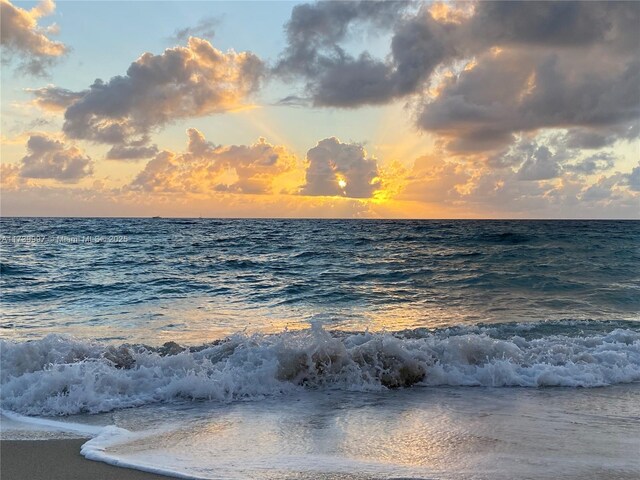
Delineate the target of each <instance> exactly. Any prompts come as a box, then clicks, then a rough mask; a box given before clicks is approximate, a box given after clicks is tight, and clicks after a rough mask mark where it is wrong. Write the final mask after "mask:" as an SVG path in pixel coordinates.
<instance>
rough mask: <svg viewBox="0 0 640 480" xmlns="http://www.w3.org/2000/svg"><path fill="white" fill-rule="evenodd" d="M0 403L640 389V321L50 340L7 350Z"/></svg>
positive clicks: (38, 407) (57, 405) (80, 408)
mask: <svg viewBox="0 0 640 480" xmlns="http://www.w3.org/2000/svg"><path fill="white" fill-rule="evenodd" d="M0 350H1V351H0V360H1V363H2V369H1V373H0V384H1V387H2V388H1V393H0V399H1V405H2V408H3V409H8V410H11V411H15V412H19V413H22V414H27V415H67V414H76V413H98V412H107V411H110V410H114V409H118V408H126V407H134V406H141V405H146V404H151V403H162V402H179V401H185V400H217V401H232V400H241V399H259V398H262V397H265V396H272V395H280V394H287V393H291V392H295V391H297V390H300V389H340V390H353V391H365V390H385V389H393V388H401V387H410V386H425V387H436V386H485V387H551V386H562V387H599V386H606V385H612V384H617V383H630V382H637V381H640V325H639V324H638V323H637V322H629V321H627V322H622V321H621V322H588V321H581V322H570V321H564V322H542V323H520V324H513V323H512V324H501V325H479V326H460V327H454V328H447V329H439V330H428V329H417V330H407V331H402V332H385V333H369V332H360V333H353V332H342V331H326V330H324V329H322V328H321V327H319V326H314V327H312V328H310V329H308V330H302V331H291V332H290V331H285V332H282V333H279V334H274V335H245V334H236V335H232V336H230V337H228V338H226V339H224V340H220V341H216V342H214V343H211V344H207V345H202V346H198V347H184V346H180V345H178V344H176V343H174V342H168V343H166V344H165V345H163V346H162V347H150V346H145V345H128V344H125V345H120V346H113V345H106V344H103V343H98V342H87V341H81V340H78V339H74V338H72V337H69V336H62V335H49V336H47V337H45V338H43V339H41V340H35V341H28V342H21V343H17V342H11V341H0Z"/></svg>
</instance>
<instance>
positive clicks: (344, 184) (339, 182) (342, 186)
mask: <svg viewBox="0 0 640 480" xmlns="http://www.w3.org/2000/svg"><path fill="white" fill-rule="evenodd" d="M338 185H339V186H340V188H344V187H346V186H347V182H345V181H344V180H342V179H340V180H338Z"/></svg>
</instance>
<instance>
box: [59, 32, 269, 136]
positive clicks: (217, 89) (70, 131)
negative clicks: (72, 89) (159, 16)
mask: <svg viewBox="0 0 640 480" xmlns="http://www.w3.org/2000/svg"><path fill="white" fill-rule="evenodd" d="M263 68H264V65H263V63H262V61H261V60H260V59H259V58H258V57H257V56H255V55H253V54H252V53H249V52H242V53H236V52H234V51H229V52H227V53H223V52H221V51H220V50H217V49H216V48H214V47H213V46H212V45H211V44H210V43H209V42H208V41H206V40H203V39H200V38H195V37H191V38H190V39H189V41H188V44H187V46H186V47H175V48H169V49H167V50H165V51H164V52H163V53H162V54H160V55H153V54H151V53H145V54H143V55H142V56H141V57H140V58H138V59H137V60H136V61H135V62H133V63H132V64H131V65H130V66H129V69H128V70H127V73H126V74H125V75H124V76H117V77H113V78H111V80H109V81H108V82H104V81H102V80H96V81H95V82H94V83H93V85H91V86H90V87H89V89H88V90H87V91H86V92H83V93H82V96H81V97H80V98H79V99H76V100H75V101H73V102H72V103H71V104H70V105H69V106H68V108H67V109H66V111H65V115H64V118H65V120H64V125H63V131H64V133H65V134H66V135H67V136H68V137H69V138H74V139H84V140H92V141H95V142H100V143H107V144H127V143H130V142H132V141H138V140H139V139H140V138H144V137H145V136H147V135H148V134H149V133H150V132H151V131H152V130H153V129H154V128H155V127H160V126H163V125H165V124H168V123H171V122H173V121H175V120H177V119H181V118H190V117H200V116H205V115H210V114H214V113H222V112H227V111H230V110H236V109H239V108H241V107H243V106H245V102H246V100H247V98H248V96H249V95H250V94H251V93H253V92H254V91H255V90H256V89H257V88H258V85H259V83H260V79H261V78H262V76H263Z"/></svg>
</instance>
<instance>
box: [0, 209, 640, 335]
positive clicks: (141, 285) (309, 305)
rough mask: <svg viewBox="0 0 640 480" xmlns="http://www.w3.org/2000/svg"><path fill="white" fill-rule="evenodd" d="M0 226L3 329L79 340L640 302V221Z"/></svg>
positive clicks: (572, 311)
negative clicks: (0, 240) (0, 239)
mask: <svg viewBox="0 0 640 480" xmlns="http://www.w3.org/2000/svg"><path fill="white" fill-rule="evenodd" d="M0 225H1V227H2V232H1V234H2V236H3V240H4V241H3V243H2V244H1V245H0V248H1V250H0V251H1V255H2V260H1V262H2V266H1V268H2V270H1V272H2V280H1V282H2V283H1V287H2V298H1V300H0V301H1V306H2V327H3V328H2V330H1V332H0V334H1V335H2V336H4V337H8V338H16V339H26V338H39V337H41V336H42V335H43V334H45V333H47V332H60V331H61V329H64V331H65V332H67V333H70V334H74V335H76V336H80V337H84V338H103V339H106V340H114V341H117V340H126V341H130V340H136V341H141V340H144V341H146V342H154V343H164V342H165V341H168V340H174V341H185V342H187V343H193V342H201V341H205V340H213V339H215V338H220V337H222V336H225V335H227V334H230V333H233V332H236V331H238V330H242V329H244V328H245V327H246V328H247V329H248V330H249V331H251V332H256V331H269V332H279V331H281V330H282V329H283V328H285V327H287V326H288V327H289V328H300V327H302V326H307V325H308V322H316V323H321V324H323V325H324V326H325V327H326V328H329V329H350V330H362V329H366V328H369V329H374V330H380V329H388V330H399V329H404V328H416V327H425V326H426V327H436V326H449V325H454V324H460V323H464V324H469V323H477V322H483V323H493V322H513V321H541V320H558V319H593V320H625V319H627V320H629V319H638V316H639V312H640V269H638V268H637V267H638V265H639V264H640V222H624V221H623V222H614V221H611V222H607V221H591V222H587V221H549V222H544V221H538V222H536V221H368V220H357V221H354V220H351V221H349V220H335V221H329V220H324V221H323V220H207V219H203V220H199V219H194V220H184V219H175V220H173V219H2V221H1V223H0ZM21 236H22V241H20V239H21ZM24 236H39V238H38V239H36V241H35V242H33V241H32V242H29V241H25V238H24ZM27 239H28V238H27ZM74 241H77V242H78V243H74Z"/></svg>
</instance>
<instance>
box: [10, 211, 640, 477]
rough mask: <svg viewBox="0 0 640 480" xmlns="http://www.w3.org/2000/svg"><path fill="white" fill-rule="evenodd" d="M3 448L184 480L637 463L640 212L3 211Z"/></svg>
mask: <svg viewBox="0 0 640 480" xmlns="http://www.w3.org/2000/svg"><path fill="white" fill-rule="evenodd" d="M0 227H1V229H0V254H1V258H0V260H1V265H0V286H1V293H2V295H1V296H0V306H1V312H2V318H1V322H0V362H1V363H0V366H1V369H0V386H1V390H0V405H1V408H2V425H1V428H0V429H1V431H2V432H1V433H2V438H53V437H59V436H60V437H64V436H73V435H80V436H86V435H89V436H91V437H92V439H91V440H89V441H88V442H87V443H86V444H85V445H84V446H83V452H82V453H83V454H84V455H85V456H86V457H87V458H90V459H95V460H100V461H105V462H108V463H114V464H119V465H125V466H130V467H132V468H138V469H141V470H147V471H154V472H160V473H167V474H172V475H175V476H180V477H183V478H199V479H214V478H225V479H227V478H229V479H230V478H234V479H235V478H238V479H244V478H260V479H276V478H291V479H307V478H309V479H311V478H327V479H328V478H336V479H338V478H339V479H361V478H362V479H365V478H366V479H369V478H375V479H378V478H379V479H390V478H425V479H426V478H430V479H431V478H434V479H440V478H442V479H449V478H451V479H458V478H461V479H467V478H468V479H502V478H504V479H507V478H532V479H534V478H535V479H537V478H541V479H542V478H545V479H546V478H549V479H551V478H576V479H577V478H580V479H584V478H637V477H638V476H640V455H638V454H639V453H640V269H639V268H638V266H639V265H640V222H638V221H578V220H571V221H569V220H567V221H524V220H523V221H493V220H483V221H475V220H473V221H472V220H437V221H436V220H433V221H428V220H424V221H418V220H257V219H255V220H244V219H229V220H223V219H164V218H153V219H151V218H149V219H102V218H100V219H98V218H96V219H90V218H88V219H80V218H2V219H1V220H0Z"/></svg>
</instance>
